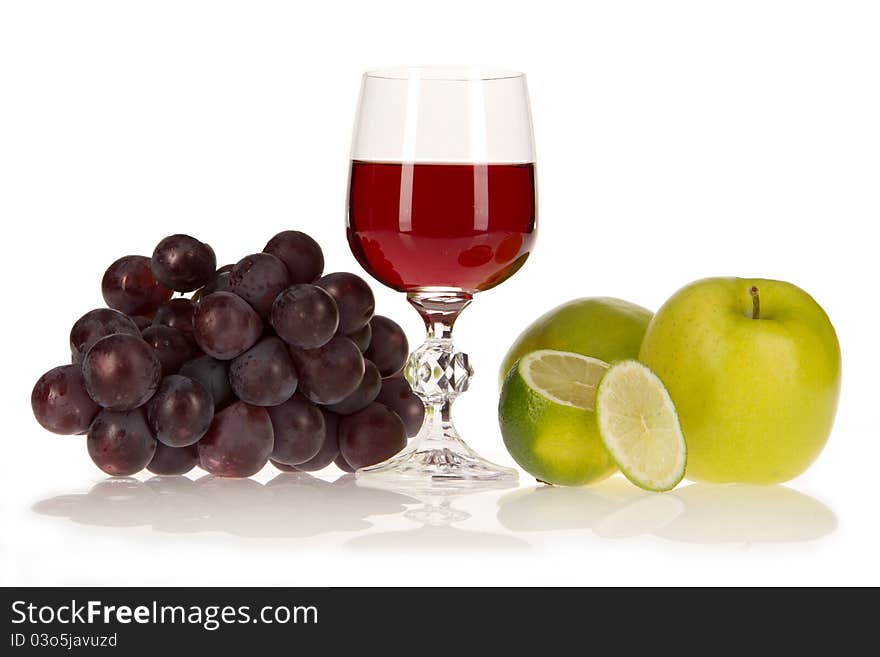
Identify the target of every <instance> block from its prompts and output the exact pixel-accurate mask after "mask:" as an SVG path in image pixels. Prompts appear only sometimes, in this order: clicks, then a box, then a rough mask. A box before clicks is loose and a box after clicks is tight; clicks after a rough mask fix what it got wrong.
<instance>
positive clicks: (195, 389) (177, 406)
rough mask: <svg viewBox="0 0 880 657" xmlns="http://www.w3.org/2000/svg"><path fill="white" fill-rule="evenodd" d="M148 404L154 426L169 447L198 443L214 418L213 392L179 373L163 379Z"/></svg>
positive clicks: (159, 439)
mask: <svg viewBox="0 0 880 657" xmlns="http://www.w3.org/2000/svg"><path fill="white" fill-rule="evenodd" d="M146 408H147V422H148V423H149V425H150V430H151V431H152V432H153V435H154V436H156V440H158V441H159V442H160V443H164V444H165V445H168V446H169V447H187V446H189V445H193V444H195V443H196V442H198V441H199V439H200V438H201V437H202V436H204V435H205V433H206V432H207V431H208V427H210V426H211V420H213V419H214V400H213V399H212V398H211V393H209V392H208V391H207V389H206V388H205V386H203V385H202V384H201V383H199V382H198V381H195V380H193V379H189V378H187V377H185V376H180V375H177V374H175V375H172V376H166V377H165V378H164V379H162V382H161V383H160V384H159V389H158V390H156V394H155V395H153V398H152V399H151V400H150V401H149V402H147V407H146Z"/></svg>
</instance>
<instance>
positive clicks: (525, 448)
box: [498, 349, 615, 486]
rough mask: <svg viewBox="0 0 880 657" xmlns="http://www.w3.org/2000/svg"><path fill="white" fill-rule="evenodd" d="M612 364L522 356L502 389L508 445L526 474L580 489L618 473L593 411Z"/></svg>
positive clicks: (549, 353)
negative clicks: (580, 486)
mask: <svg viewBox="0 0 880 657" xmlns="http://www.w3.org/2000/svg"><path fill="white" fill-rule="evenodd" d="M607 370H608V364H607V363H605V362H603V361H601V360H598V359H596V358H590V357H588V356H583V355H581V354H575V353H568V352H563V351H554V350H549V349H544V350H540V351H534V352H532V353H530V354H527V355H525V356H523V357H522V358H521V359H520V360H519V362H517V364H516V365H515V366H514V368H513V369H512V370H511V371H510V374H508V376H507V378H506V379H505V381H504V385H503V386H502V389H501V400H500V402H499V404H498V422H499V424H500V425H501V434H502V436H503V437H504V444H505V445H506V446H507V450H508V451H509V452H510V455H511V456H513V458H514V460H515V461H516V462H517V463H518V464H519V465H520V467H522V468H523V469H524V470H525V471H526V472H528V473H529V474H531V475H532V476H534V477H535V478H537V479H539V480H541V481H543V482H546V483H548V484H560V485H566V486H577V485H581V484H587V483H592V482H596V481H600V480H602V479H604V478H605V477H607V476H608V475H610V474H611V473H612V472H614V470H615V467H614V461H613V460H612V458H611V455H610V454H609V453H608V450H606V449H605V447H604V446H603V444H602V439H601V438H600V437H599V430H598V426H597V423H596V417H595V413H594V404H595V399H596V386H597V385H598V384H599V381H600V380H601V379H602V376H603V375H604V374H605V372H606V371H607Z"/></svg>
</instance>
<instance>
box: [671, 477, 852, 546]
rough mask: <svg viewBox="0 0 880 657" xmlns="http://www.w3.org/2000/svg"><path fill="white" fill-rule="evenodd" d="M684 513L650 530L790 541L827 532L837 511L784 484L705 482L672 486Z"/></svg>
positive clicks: (676, 536)
mask: <svg viewBox="0 0 880 657" xmlns="http://www.w3.org/2000/svg"><path fill="white" fill-rule="evenodd" d="M675 496H676V497H677V498H678V499H680V500H681V501H682V502H683V503H684V513H682V514H681V516H679V517H678V518H676V519H675V521H673V522H671V523H669V524H668V525H666V526H665V527H663V528H662V529H661V530H659V531H657V532H655V533H656V534H657V535H658V536H662V537H663V538H667V539H670V540H673V541H684V542H687V543H789V542H796V541H809V540H814V539H817V538H821V537H822V536H826V535H828V534H830V533H831V532H833V531H834V530H835V529H836V528H837V516H835V515H834V512H833V511H832V510H831V509H829V508H828V507H827V506H825V505H824V504H822V502H820V501H819V500H816V499H814V498H812V497H810V496H809V495H805V494H804V493H799V492H798V491H796V490H793V489H791V488H786V487H785V486H744V485H729V486H708V485H701V484H692V485H690V486H686V487H685V488H682V489H681V490H680V491H676V493H675Z"/></svg>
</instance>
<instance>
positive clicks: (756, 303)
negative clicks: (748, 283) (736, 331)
mask: <svg viewBox="0 0 880 657" xmlns="http://www.w3.org/2000/svg"><path fill="white" fill-rule="evenodd" d="M749 294H751V295H752V319H761V299H760V297H759V296H758V286H757V285H752V287H751V288H750V289H749Z"/></svg>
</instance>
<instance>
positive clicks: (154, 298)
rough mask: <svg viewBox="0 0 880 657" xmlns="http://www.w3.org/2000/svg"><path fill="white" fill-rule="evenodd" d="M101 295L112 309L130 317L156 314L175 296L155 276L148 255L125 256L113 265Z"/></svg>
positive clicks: (103, 282)
mask: <svg viewBox="0 0 880 657" xmlns="http://www.w3.org/2000/svg"><path fill="white" fill-rule="evenodd" d="M101 293H102V294H103V295H104V301H105V302H106V303H107V305H108V306H110V307H111V308H113V309H115V310H118V311H119V312H122V313H125V314H126V315H152V314H153V313H154V312H156V309H157V308H158V307H159V306H161V305H162V304H163V303H165V302H166V301H168V299H170V298H171V295H172V294H173V292H172V291H171V290H170V289H168V288H167V287H165V286H164V285H162V283H160V282H159V281H157V280H156V277H155V276H153V270H152V269H151V268H150V259H149V258H147V257H146V256H124V257H122V258H120V259H119V260H117V261H116V262H114V263H113V264H112V265H110V266H109V267H108V268H107V271H106V272H104V278H103V279H102V280H101Z"/></svg>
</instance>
